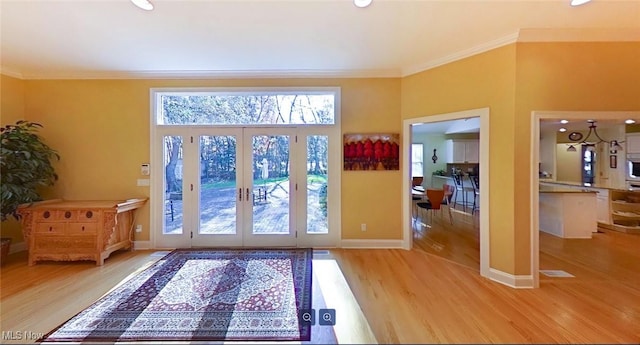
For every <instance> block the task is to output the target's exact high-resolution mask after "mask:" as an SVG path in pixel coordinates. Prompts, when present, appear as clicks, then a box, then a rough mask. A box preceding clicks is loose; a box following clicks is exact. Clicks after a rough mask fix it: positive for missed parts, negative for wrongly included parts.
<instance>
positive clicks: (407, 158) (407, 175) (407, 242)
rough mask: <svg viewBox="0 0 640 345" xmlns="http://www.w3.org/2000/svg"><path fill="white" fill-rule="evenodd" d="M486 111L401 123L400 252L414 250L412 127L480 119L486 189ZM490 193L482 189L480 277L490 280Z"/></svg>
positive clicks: (483, 179)
mask: <svg viewBox="0 0 640 345" xmlns="http://www.w3.org/2000/svg"><path fill="white" fill-rule="evenodd" d="M489 114H490V110H489V108H478V109H471V110H463V111H459V112H453V113H444V114H436V115H430V116H423V117H418V118H413V119H406V120H403V123H402V130H403V133H404V135H402V138H403V141H402V160H403V162H404V163H403V164H402V166H401V169H402V176H403V178H402V191H403V192H402V228H403V231H402V233H403V246H402V247H403V248H404V249H406V250H411V248H412V247H413V227H412V224H411V152H410V150H411V143H412V141H413V140H412V139H413V138H412V133H411V126H412V125H414V124H428V123H431V122H441V121H451V120H458V119H465V118H470V117H480V185H481V186H489V172H490V170H491V169H490V167H489ZM489 193H490V188H484V189H483V190H482V193H480V205H483V206H482V207H480V210H479V211H480V275H481V276H483V277H487V278H491V277H492V276H493V274H492V272H491V269H490V266H489V264H490V263H489V258H490V255H489V254H490V247H489V244H490V243H489V239H490V238H489V235H490V233H489V231H490V229H489V224H490V222H489V214H490V213H489V207H490V203H489Z"/></svg>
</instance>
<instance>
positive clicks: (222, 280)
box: [40, 249, 312, 342]
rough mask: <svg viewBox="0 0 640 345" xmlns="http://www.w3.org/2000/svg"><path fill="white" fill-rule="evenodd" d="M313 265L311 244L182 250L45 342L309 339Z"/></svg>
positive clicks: (122, 287) (159, 262)
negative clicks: (303, 314)
mask: <svg viewBox="0 0 640 345" xmlns="http://www.w3.org/2000/svg"><path fill="white" fill-rule="evenodd" d="M311 264H312V250H311V249H261V250H256V249H239V250H237V249H198V250H192V249H178V250H175V251H172V252H171V253H169V254H168V255H167V256H165V257H164V258H162V259H160V260H159V261H158V262H156V263H155V264H154V265H152V266H151V267H149V268H147V269H146V270H144V271H142V272H140V273H139V274H137V275H136V276H134V277H133V278H131V279H130V280H129V281H127V282H126V283H124V284H122V285H121V286H119V287H118V288H116V289H114V290H113V291H112V292H110V293H109V294H107V295H105V296H104V297H102V298H101V299H100V300H98V301H97V302H95V303H94V304H92V305H91V306H90V307H88V308H87V309H85V310H83V311H82V312H80V313H78V314H77V315H76V316H74V317H73V318H71V319H70V320H69V321H67V322H66V323H64V324H63V325H61V326H60V327H58V328H57V329H55V330H53V331H52V332H50V333H49V334H47V335H46V336H44V337H43V339H41V340H40V341H42V342H66V341H67V342H68V341H72V342H80V341H83V342H92V341H96V342H116V341H172V340H245V341H246V340H267V341H269V340H300V341H306V340H309V339H310V337H311V326H310V325H308V324H305V323H301V322H299V318H298V314H299V311H300V310H305V309H310V308H311V301H312V296H311V295H312V286H311V285H312V271H311V269H312V265H311Z"/></svg>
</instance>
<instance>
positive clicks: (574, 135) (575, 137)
mask: <svg viewBox="0 0 640 345" xmlns="http://www.w3.org/2000/svg"><path fill="white" fill-rule="evenodd" d="M587 122H588V123H589V133H587V136H586V137H584V139H583V137H582V133H580V132H571V133H569V140H571V141H577V143H575V144H572V145H569V147H568V148H567V152H575V151H576V148H575V146H574V145H579V144H593V145H597V144H600V143H609V149H610V150H612V151H622V145H620V143H624V141H618V140H610V141H608V140H604V139H602V138H601V137H600V135H599V134H598V129H597V127H598V126H597V125H596V121H595V120H587ZM591 134H593V135H595V137H596V138H597V139H598V140H597V141H589V138H590V137H591ZM581 139H582V140H581ZM591 151H593V149H591Z"/></svg>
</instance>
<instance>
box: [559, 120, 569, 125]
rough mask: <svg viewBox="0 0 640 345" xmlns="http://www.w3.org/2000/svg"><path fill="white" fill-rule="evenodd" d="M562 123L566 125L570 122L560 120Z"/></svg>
mask: <svg viewBox="0 0 640 345" xmlns="http://www.w3.org/2000/svg"><path fill="white" fill-rule="evenodd" d="M560 123H561V124H563V125H564V124H566V123H569V121H568V120H560Z"/></svg>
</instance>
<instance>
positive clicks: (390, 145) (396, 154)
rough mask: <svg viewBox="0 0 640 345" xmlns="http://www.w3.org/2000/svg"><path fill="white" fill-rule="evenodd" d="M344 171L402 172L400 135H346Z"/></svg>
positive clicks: (344, 142) (344, 139)
mask: <svg viewBox="0 0 640 345" xmlns="http://www.w3.org/2000/svg"><path fill="white" fill-rule="evenodd" d="M343 148H344V170H400V134H398V133H373V134H369V133H361V134H344V138H343Z"/></svg>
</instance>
